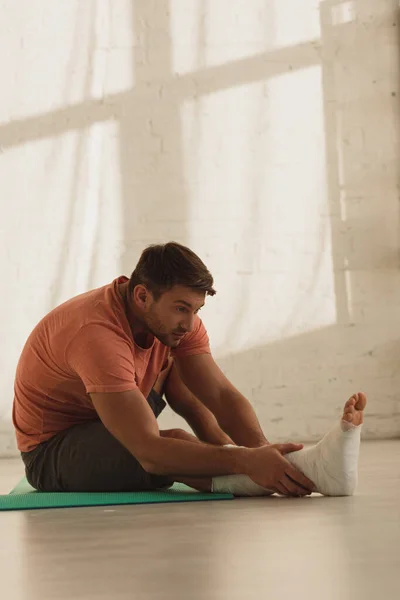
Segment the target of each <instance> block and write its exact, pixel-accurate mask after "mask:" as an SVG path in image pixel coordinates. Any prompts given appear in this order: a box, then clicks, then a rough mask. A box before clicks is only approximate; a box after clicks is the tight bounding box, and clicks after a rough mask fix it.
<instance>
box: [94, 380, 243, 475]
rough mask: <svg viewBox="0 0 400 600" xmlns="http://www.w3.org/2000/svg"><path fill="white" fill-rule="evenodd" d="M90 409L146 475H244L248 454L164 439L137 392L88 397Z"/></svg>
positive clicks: (238, 449)
mask: <svg viewBox="0 0 400 600" xmlns="http://www.w3.org/2000/svg"><path fill="white" fill-rule="evenodd" d="M91 398H92V401H93V405H94V407H95V409H96V411H97V413H98V415H99V417H100V419H101V420H102V422H103V424H104V425H105V427H106V428H107V429H108V430H109V431H110V433H111V434H112V435H114V437H116V438H117V439H118V440H119V441H120V442H121V443H122V444H123V445H124V446H125V447H126V448H127V449H128V450H129V451H130V452H131V453H132V454H133V456H135V458H136V459H137V460H138V461H139V462H140V464H141V465H142V466H143V468H144V469H145V470H146V471H148V472H149V473H154V474H158V475H172V476H173V475H182V476H204V477H206V476H215V475H228V474H235V473H244V472H246V462H247V454H248V450H246V449H240V448H223V447H217V446H209V445H207V444H193V443H190V442H186V441H182V440H176V439H170V438H164V437H161V436H160V431H159V428H158V424H157V420H156V418H155V416H154V414H153V412H152V410H151V408H150V407H149V405H148V403H147V401H146V399H145V398H144V396H143V395H142V393H141V392H140V391H139V390H132V391H127V392H115V393H92V394H91Z"/></svg>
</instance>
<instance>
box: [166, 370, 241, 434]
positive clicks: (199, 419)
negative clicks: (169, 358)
mask: <svg viewBox="0 0 400 600" xmlns="http://www.w3.org/2000/svg"><path fill="white" fill-rule="evenodd" d="M164 393H165V398H166V400H167V402H168V404H169V406H170V407H171V408H172V410H173V411H174V412H176V413H177V414H178V415H180V416H181V417H183V418H184V419H185V421H186V422H187V423H188V424H189V425H190V427H191V428H192V430H193V431H194V433H195V434H196V435H197V437H198V438H199V440H201V441H202V442H205V443H207V444H215V445H217V446H223V445H224V444H233V440H232V439H231V438H230V437H229V436H228V435H227V434H226V433H225V432H224V431H223V430H222V429H221V427H220V426H219V424H218V421H217V419H216V417H215V415H214V414H213V413H212V412H211V411H210V410H209V409H208V408H207V407H206V406H205V405H204V404H203V403H202V402H200V400H198V399H197V398H196V396H195V395H194V394H193V393H192V392H191V391H190V390H189V389H188V387H187V386H186V385H185V384H184V383H183V381H182V378H181V377H180V375H179V373H178V369H177V368H176V365H175V364H173V365H172V367H171V370H170V372H169V375H168V379H167V380H166V383H165V387H164Z"/></svg>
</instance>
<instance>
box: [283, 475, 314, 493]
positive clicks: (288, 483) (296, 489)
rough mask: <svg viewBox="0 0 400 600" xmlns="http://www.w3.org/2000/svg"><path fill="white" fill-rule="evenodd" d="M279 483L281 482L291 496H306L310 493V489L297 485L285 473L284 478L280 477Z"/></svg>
mask: <svg viewBox="0 0 400 600" xmlns="http://www.w3.org/2000/svg"><path fill="white" fill-rule="evenodd" d="M279 483H281V484H282V485H283V486H284V487H285V488H286V489H287V490H288V492H289V494H290V495H291V496H308V495H309V494H311V491H310V490H308V489H306V488H304V487H302V486H301V485H298V484H297V483H296V482H295V481H293V480H292V479H290V477H288V476H287V475H285V477H284V479H281V481H280V482H279Z"/></svg>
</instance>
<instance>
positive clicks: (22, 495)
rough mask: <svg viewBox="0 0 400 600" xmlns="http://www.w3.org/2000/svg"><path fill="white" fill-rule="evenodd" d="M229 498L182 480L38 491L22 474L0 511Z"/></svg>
mask: <svg viewBox="0 0 400 600" xmlns="http://www.w3.org/2000/svg"><path fill="white" fill-rule="evenodd" d="M232 498H233V496H232V494H212V493H203V492H197V491H196V490H193V489H192V488H190V487H188V486H186V485H183V483H175V484H174V485H173V486H172V487H171V488H169V489H167V490H164V491H159V490H157V491H154V492H90V493H89V492H55V493H49V492H38V491H37V490H35V489H33V487H31V486H30V485H29V483H28V482H27V480H26V478H25V477H24V478H23V479H22V480H21V481H20V482H19V484H18V485H17V486H16V487H15V488H14V489H13V490H12V491H11V492H10V493H9V494H8V495H7V496H2V495H0V511H1V510H27V509H33V508H66V507H72V506H112V505H116V504H155V503H157V502H196V501H200V500H231V499H232Z"/></svg>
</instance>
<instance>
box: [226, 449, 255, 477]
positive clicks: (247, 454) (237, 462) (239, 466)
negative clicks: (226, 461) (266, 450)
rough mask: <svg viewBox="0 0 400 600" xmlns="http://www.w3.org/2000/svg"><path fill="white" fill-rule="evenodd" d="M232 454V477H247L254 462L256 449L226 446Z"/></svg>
mask: <svg viewBox="0 0 400 600" xmlns="http://www.w3.org/2000/svg"><path fill="white" fill-rule="evenodd" d="M224 447H225V448H227V449H228V450H230V451H231V452H232V459H233V462H232V475H246V474H247V472H248V470H249V465H250V464H251V462H252V456H253V452H254V448H245V447H243V446H231V445H230V444H229V445H228V446H224Z"/></svg>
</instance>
